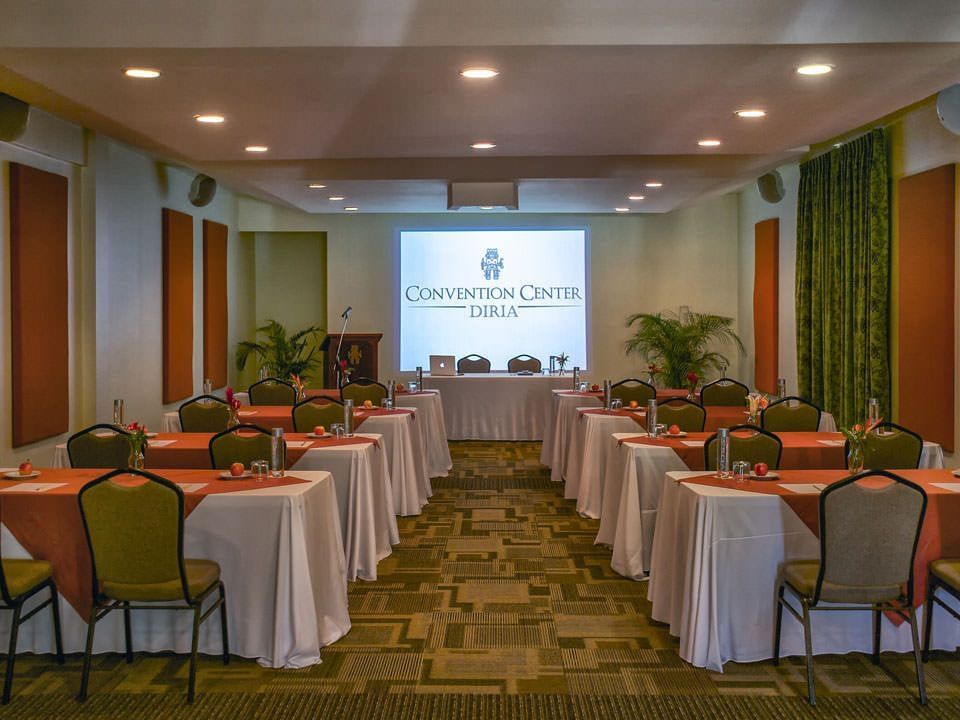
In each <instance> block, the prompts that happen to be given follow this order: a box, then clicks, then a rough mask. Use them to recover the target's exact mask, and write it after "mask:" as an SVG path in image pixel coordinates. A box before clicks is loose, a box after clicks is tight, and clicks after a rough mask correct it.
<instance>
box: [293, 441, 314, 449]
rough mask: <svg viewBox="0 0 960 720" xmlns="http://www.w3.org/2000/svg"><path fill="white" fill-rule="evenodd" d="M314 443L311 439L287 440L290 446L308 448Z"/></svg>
mask: <svg viewBox="0 0 960 720" xmlns="http://www.w3.org/2000/svg"><path fill="white" fill-rule="evenodd" d="M312 445H313V441H311V440H287V447H288V448H308V447H310V446H312Z"/></svg>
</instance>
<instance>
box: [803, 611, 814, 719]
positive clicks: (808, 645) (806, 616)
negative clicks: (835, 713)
mask: <svg viewBox="0 0 960 720" xmlns="http://www.w3.org/2000/svg"><path fill="white" fill-rule="evenodd" d="M801 604H802V605H803V645H804V650H805V652H806V656H807V701H808V702H809V703H810V704H811V705H816V704H817V694H816V691H815V690H814V688H813V634H812V632H811V631H810V606H809V605H807V602H806V601H805V600H804V601H802V602H801Z"/></svg>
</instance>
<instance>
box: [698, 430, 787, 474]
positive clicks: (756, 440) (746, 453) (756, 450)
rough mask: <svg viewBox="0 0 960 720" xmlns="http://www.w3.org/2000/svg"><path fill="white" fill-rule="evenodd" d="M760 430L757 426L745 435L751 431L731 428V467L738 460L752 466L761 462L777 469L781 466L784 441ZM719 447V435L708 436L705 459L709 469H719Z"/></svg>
mask: <svg viewBox="0 0 960 720" xmlns="http://www.w3.org/2000/svg"><path fill="white" fill-rule="evenodd" d="M758 430H759V428H755V429H754V430H753V432H752V433H751V434H749V435H745V434H744V432H750V431H745V430H738V429H736V428H731V432H730V465H731V467H732V466H733V463H735V462H737V461H738V460H746V461H747V462H748V463H750V465H751V466H752V465H756V464H757V463H760V462H762V463H766V464H767V466H768V467H769V468H770V469H771V470H776V469H777V468H779V467H780V452H781V450H782V448H783V443H781V442H780V438H778V437H777V436H776V435H767V434H764V433H762V432H758ZM717 448H718V444H717V436H716V435H715V434H714V435H711V436H710V437H709V438H707V443H706V447H705V449H704V451H705V455H704V460H705V462H706V469H707V470H716V469H717Z"/></svg>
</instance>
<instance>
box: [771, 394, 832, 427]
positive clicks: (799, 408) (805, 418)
mask: <svg viewBox="0 0 960 720" xmlns="http://www.w3.org/2000/svg"><path fill="white" fill-rule="evenodd" d="M760 427H762V428H763V429H764V430H769V431H770V432H816V431H817V430H819V429H820V408H818V407H817V406H816V405H811V404H810V403H808V402H806V401H804V400H801V399H800V398H785V399H783V400H778V401H777V402H775V403H773V404H772V405H770V406H769V407H768V408H767V409H766V410H764V411H763V412H761V413H760Z"/></svg>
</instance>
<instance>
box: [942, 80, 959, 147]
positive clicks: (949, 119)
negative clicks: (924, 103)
mask: <svg viewBox="0 0 960 720" xmlns="http://www.w3.org/2000/svg"><path fill="white" fill-rule="evenodd" d="M937 117H939V118H940V122H941V123H943V126H944V127H945V128H946V129H947V130H949V131H950V132H952V133H953V134H954V135H960V83H957V84H956V85H951V86H950V87H948V88H946V89H944V90H941V91H940V94H939V95H937Z"/></svg>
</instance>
